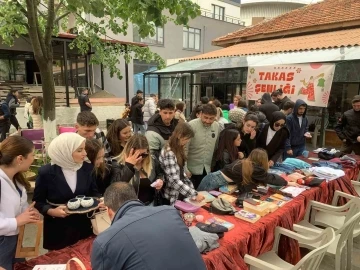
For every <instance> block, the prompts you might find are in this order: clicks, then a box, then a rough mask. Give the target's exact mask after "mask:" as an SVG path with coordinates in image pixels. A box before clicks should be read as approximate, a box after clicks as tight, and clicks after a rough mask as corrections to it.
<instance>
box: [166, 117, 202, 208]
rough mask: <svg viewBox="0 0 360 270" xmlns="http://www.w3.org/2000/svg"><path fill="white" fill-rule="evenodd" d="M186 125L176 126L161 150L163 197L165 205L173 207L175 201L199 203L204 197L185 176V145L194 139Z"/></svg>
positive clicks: (190, 129)
mask: <svg viewBox="0 0 360 270" xmlns="http://www.w3.org/2000/svg"><path fill="white" fill-rule="evenodd" d="M194 135H195V134H194V131H193V129H192V128H191V126H190V125H189V124H188V123H179V124H177V126H176V128H175V130H174V132H173V133H172V135H171V136H170V138H169V141H168V142H167V144H166V145H165V146H164V148H163V149H162V150H161V154H160V157H159V160H160V164H161V166H162V168H163V170H164V172H165V176H166V177H165V183H166V185H165V189H164V197H165V200H166V204H169V205H173V204H174V203H175V201H176V200H182V199H184V198H190V199H191V200H194V201H198V202H201V201H202V200H203V199H204V197H203V196H202V195H200V194H198V193H197V191H196V190H195V189H194V185H193V183H192V182H191V180H190V179H188V177H187V176H186V175H185V171H184V166H185V162H186V154H185V145H186V144H187V143H188V142H189V141H190V139H191V138H193V137H194Z"/></svg>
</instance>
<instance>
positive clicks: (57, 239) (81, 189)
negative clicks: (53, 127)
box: [33, 133, 100, 250]
mask: <svg viewBox="0 0 360 270" xmlns="http://www.w3.org/2000/svg"><path fill="white" fill-rule="evenodd" d="M48 154H49V157H50V159H51V164H46V165H44V166H43V167H41V168H40V169H39V174H38V177H37V179H36V185H35V190H34V197H33V201H35V202H36V203H35V208H36V209H38V210H39V212H40V213H41V214H43V215H44V233H43V237H44V244H43V246H44V248H45V249H49V250H57V249H62V248H64V247H67V246H69V245H72V244H75V243H76V242H77V241H79V240H81V239H84V238H86V237H88V236H90V235H91V234H92V229H91V222H90V219H89V218H87V216H86V214H69V212H68V211H66V204H67V202H68V201H69V200H71V199H73V198H75V197H76V196H80V195H83V196H89V197H99V196H100V194H99V193H98V190H97V187H96V183H95V180H94V179H93V177H92V176H91V172H92V169H93V166H92V165H91V164H90V163H87V162H84V160H85V157H86V151H85V138H83V137H81V136H80V135H79V134H77V133H63V134H60V135H59V136H58V137H56V138H55V139H54V140H53V141H52V142H51V143H50V145H49V148H48Z"/></svg>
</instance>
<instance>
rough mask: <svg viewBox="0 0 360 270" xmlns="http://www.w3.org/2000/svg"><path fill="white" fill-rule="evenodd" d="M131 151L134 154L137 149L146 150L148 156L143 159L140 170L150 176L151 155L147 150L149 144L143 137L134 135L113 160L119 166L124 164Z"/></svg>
mask: <svg viewBox="0 0 360 270" xmlns="http://www.w3.org/2000/svg"><path fill="white" fill-rule="evenodd" d="M131 149H134V152H135V150H138V149H147V151H148V153H149V155H148V156H147V157H146V158H145V159H143V161H142V168H143V170H144V171H145V173H146V174H147V176H150V174H151V170H152V161H151V154H150V149H149V143H148V141H147V139H146V137H145V136H144V135H141V134H134V135H133V136H132V137H131V138H130V139H129V140H128V142H127V143H126V145H125V147H124V150H123V151H122V152H121V153H120V155H118V156H117V157H115V158H114V159H115V160H116V161H117V162H118V163H119V164H125V159H126V157H127V156H129V154H130V151H131Z"/></svg>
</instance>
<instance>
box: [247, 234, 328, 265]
mask: <svg viewBox="0 0 360 270" xmlns="http://www.w3.org/2000/svg"><path fill="white" fill-rule="evenodd" d="M281 234H282V235H285V236H287V237H290V238H292V239H295V240H297V241H302V242H305V243H309V244H311V243H317V242H320V245H319V247H318V248H316V249H314V250H312V251H311V252H309V253H308V254H307V255H306V256H304V257H303V258H302V259H301V260H300V261H299V262H298V263H297V264H296V265H292V264H290V263H288V262H286V261H284V260H282V259H281V258H280V257H279V256H278V255H277V250H278V246H279V240H280V236H281ZM334 241H335V232H334V230H333V229H332V228H326V229H325V230H324V231H323V232H320V234H318V235H315V236H313V237H305V236H303V235H301V234H297V233H295V232H292V231H290V230H287V229H284V228H281V227H276V229H275V240H274V246H273V248H272V250H271V251H269V252H266V253H264V254H262V255H260V256H259V257H257V258H255V257H253V256H250V255H248V254H246V255H245V262H246V263H247V264H249V265H250V269H251V270H256V269H264V270H265V269H266V270H271V269H274V270H275V269H276V270H285V269H286V270H297V269H302V270H305V269H308V270H316V269H318V268H319V266H320V263H321V261H322V259H323V257H324V255H325V253H326V250H327V249H328V247H329V246H330V245H331V244H332V243H333V242H334Z"/></svg>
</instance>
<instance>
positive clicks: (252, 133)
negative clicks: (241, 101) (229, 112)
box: [237, 112, 259, 159]
mask: <svg viewBox="0 0 360 270" xmlns="http://www.w3.org/2000/svg"><path fill="white" fill-rule="evenodd" d="M258 124H259V119H258V117H257V115H256V114H255V113H253V112H248V113H247V114H246V115H245V117H244V120H243V121H242V123H240V125H238V126H237V129H238V130H239V132H240V138H241V144H240V146H239V147H238V150H239V152H240V153H239V158H240V159H242V158H244V157H248V156H249V155H250V153H251V151H252V150H253V149H254V148H255V146H256V128H257V126H258Z"/></svg>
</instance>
